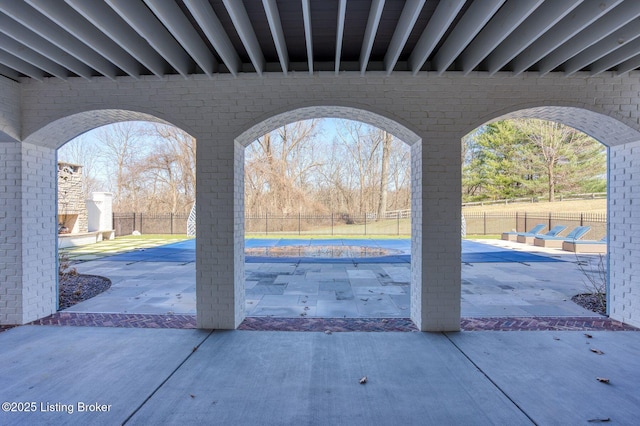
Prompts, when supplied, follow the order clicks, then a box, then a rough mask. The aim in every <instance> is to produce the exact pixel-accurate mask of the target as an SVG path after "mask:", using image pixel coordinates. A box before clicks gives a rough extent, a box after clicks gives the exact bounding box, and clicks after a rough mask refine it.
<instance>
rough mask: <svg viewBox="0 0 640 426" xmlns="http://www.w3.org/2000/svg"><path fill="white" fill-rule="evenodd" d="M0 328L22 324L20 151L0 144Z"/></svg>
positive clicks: (14, 145) (14, 144)
mask: <svg viewBox="0 0 640 426" xmlns="http://www.w3.org/2000/svg"><path fill="white" fill-rule="evenodd" d="M0 193H1V195H0V197H1V198H0V324H23V322H24V321H23V316H22V301H23V297H22V282H23V278H22V265H23V262H22V150H21V146H20V143H19V142H0Z"/></svg>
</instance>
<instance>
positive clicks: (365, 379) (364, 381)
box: [358, 376, 367, 385]
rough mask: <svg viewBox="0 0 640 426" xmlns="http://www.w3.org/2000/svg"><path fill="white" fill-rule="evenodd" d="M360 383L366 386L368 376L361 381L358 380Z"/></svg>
mask: <svg viewBox="0 0 640 426" xmlns="http://www.w3.org/2000/svg"><path fill="white" fill-rule="evenodd" d="M358 383H360V384H361V385H364V384H365V383H367V376H364V377H362V378H361V379H360V380H358Z"/></svg>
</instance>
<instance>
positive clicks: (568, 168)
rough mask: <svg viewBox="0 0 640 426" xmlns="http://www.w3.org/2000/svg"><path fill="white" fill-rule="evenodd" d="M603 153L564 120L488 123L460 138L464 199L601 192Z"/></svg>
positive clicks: (603, 168)
mask: <svg viewBox="0 0 640 426" xmlns="http://www.w3.org/2000/svg"><path fill="white" fill-rule="evenodd" d="M606 156H607V153H606V149H605V147H604V146H603V145H602V144H601V143H600V142H598V141H596V140H595V139H593V138H591V137H590V136H588V135H586V134H584V133H582V132H580V131H578V130H576V129H573V128H571V127H568V126H565V125H563V124H559V123H555V122H551V121H544V120H535V119H515V120H506V121H499V122H496V123H492V124H488V125H486V126H482V127H480V128H478V129H477V130H476V131H474V132H472V133H470V134H468V135H467V136H465V137H464V138H463V139H462V200H463V202H469V201H481V200H491V199H493V200H495V199H510V198H520V197H537V198H546V199H548V200H549V201H554V200H555V198H556V195H558V194H571V193H590V192H605V191H606V185H607V183H606V162H607V159H606Z"/></svg>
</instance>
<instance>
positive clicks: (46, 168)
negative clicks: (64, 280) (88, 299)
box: [0, 142, 58, 324]
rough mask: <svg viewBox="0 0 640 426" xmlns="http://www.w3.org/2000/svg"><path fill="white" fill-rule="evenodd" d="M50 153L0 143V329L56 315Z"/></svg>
mask: <svg viewBox="0 0 640 426" xmlns="http://www.w3.org/2000/svg"><path fill="white" fill-rule="evenodd" d="M55 159H56V156H55V150H53V149H50V148H44V147H39V146H35V145H30V144H25V143H19V142H9V143H0V187H1V188H2V191H0V206H1V209H0V324H25V323H28V322H30V321H33V320H36V319H38V318H42V317H45V316H48V315H51V314H52V313H53V312H55V311H56V309H57V300H58V297H57V263H56V259H57V256H56V238H57V227H56V214H57V212H56V209H55V205H56V193H55V189H56V180H55V179H56V168H55Z"/></svg>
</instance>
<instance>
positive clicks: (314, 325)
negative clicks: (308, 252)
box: [0, 312, 640, 332]
mask: <svg viewBox="0 0 640 426" xmlns="http://www.w3.org/2000/svg"><path fill="white" fill-rule="evenodd" d="M30 325H60V326H77V327H121V328H176V329H193V328H196V317H195V316H194V315H151V314H92V313H74V312H57V313H55V314H53V315H51V316H48V317H46V318H43V319H40V320H37V321H34V322H32V323H30ZM12 327H14V326H0V332H2V331H5V330H8V329H9V328H12ZM460 328H461V330H462V331H640V329H638V328H635V327H632V326H630V325H628V324H624V323H621V322H619V321H615V320H612V319H610V318H607V317H601V316H598V317H530V318H529V317H518V318H516V317H499V318H462V320H461V321H460ZM238 329H239V330H254V331H316V332H319V331H331V332H349V331H366V332H389V331H391V332H415V331H418V329H417V328H416V326H415V325H414V324H413V322H412V321H411V320H410V319H409V318H272V317H248V318H246V319H245V320H244V321H243V322H242V324H240V327H238Z"/></svg>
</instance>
